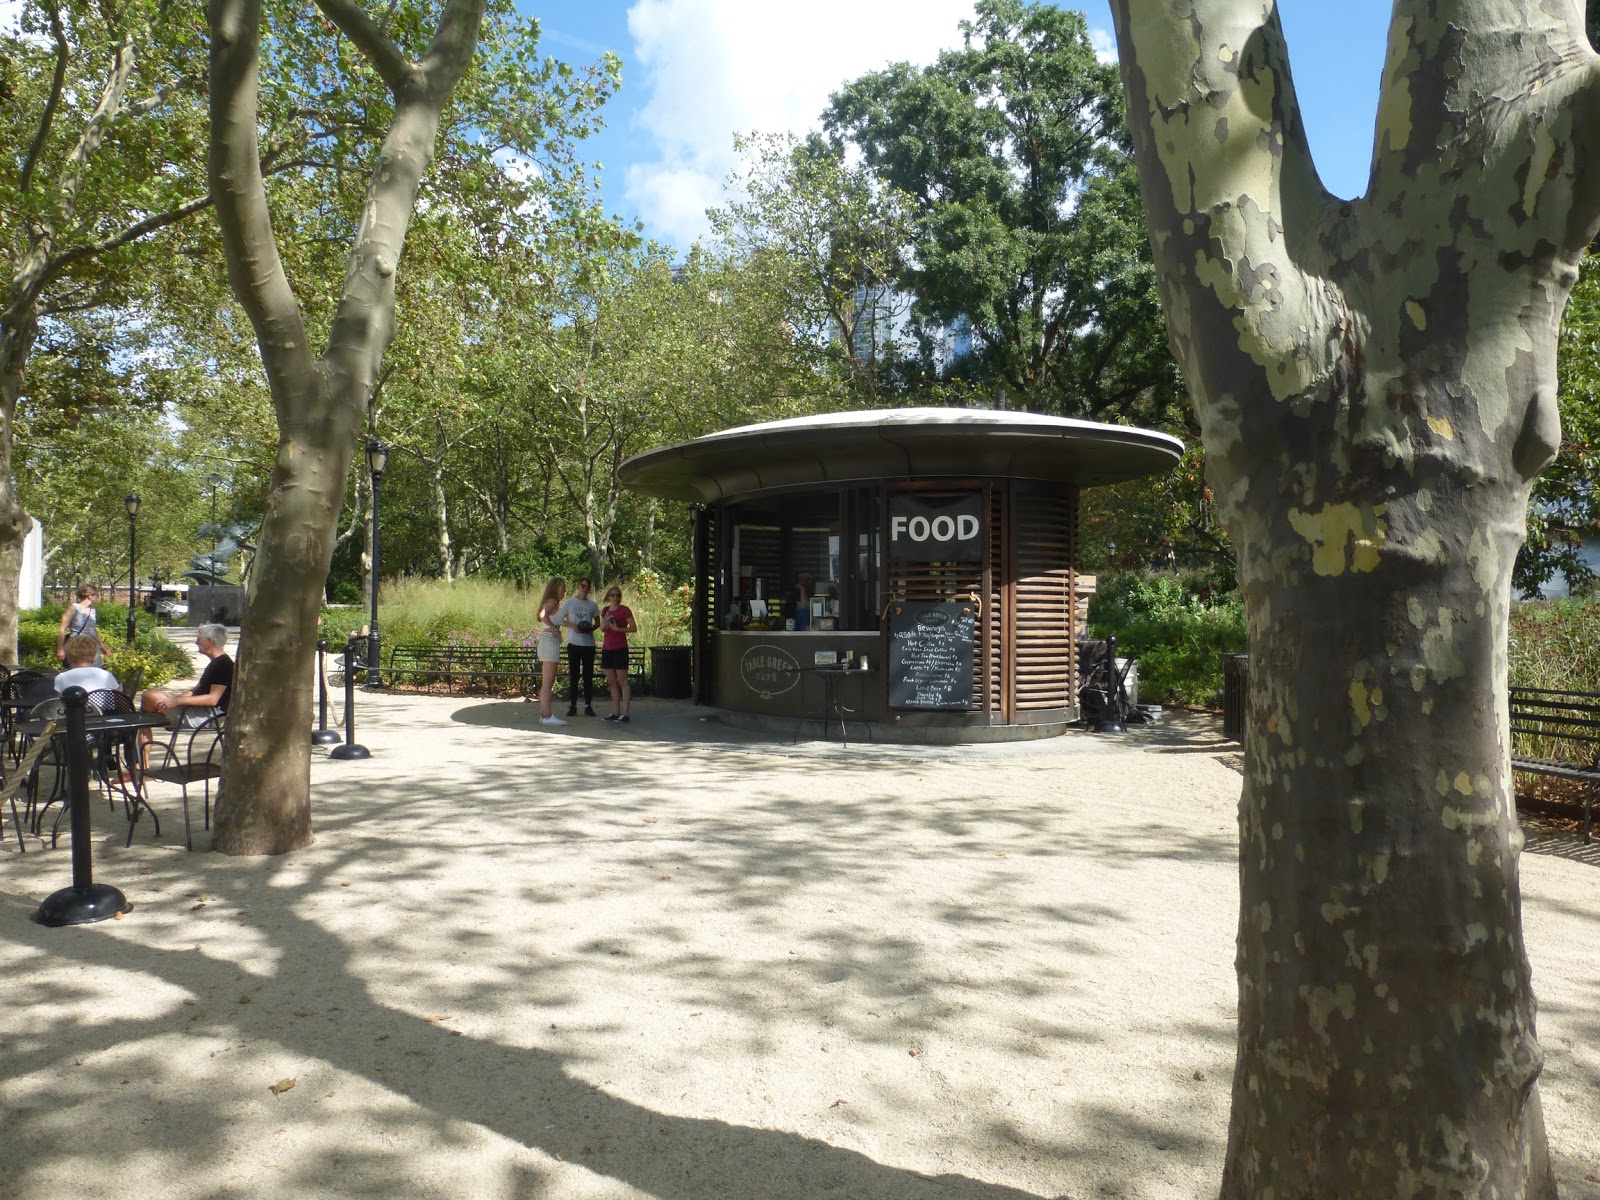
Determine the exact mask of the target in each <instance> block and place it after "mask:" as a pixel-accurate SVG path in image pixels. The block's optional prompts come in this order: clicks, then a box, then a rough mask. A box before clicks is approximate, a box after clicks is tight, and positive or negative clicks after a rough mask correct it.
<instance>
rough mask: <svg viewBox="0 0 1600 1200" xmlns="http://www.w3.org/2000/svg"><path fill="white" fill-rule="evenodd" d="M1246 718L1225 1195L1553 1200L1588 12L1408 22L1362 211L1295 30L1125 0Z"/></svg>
mask: <svg viewBox="0 0 1600 1200" xmlns="http://www.w3.org/2000/svg"><path fill="white" fill-rule="evenodd" d="M1112 8H1113V11H1114V15H1115V19H1116V23H1117V33H1118V42H1119V47H1120V56H1121V63H1122V75H1123V80H1124V83H1125V85H1126V89H1127V104H1128V110H1129V125H1130V127H1131V128H1132V130H1133V133H1134V137H1135V143H1136V148H1137V155H1138V160H1139V165H1140V172H1141V177H1142V182H1143V191H1144V199H1145V204H1146V208H1147V213H1148V218H1149V222H1150V227H1151V238H1152V245H1153V247H1154V250H1155V255H1156V263H1157V269H1158V272H1159V274H1160V278H1161V289H1162V300H1163V304H1164V306H1165V308H1166V311H1167V317H1168V323H1169V328H1170V333H1171V339H1172V345H1173V350H1174V352H1175V354H1176V355H1177V357H1178V359H1179V361H1180V362H1181V364H1182V365H1183V368H1184V373H1185V375H1186V377H1187V379H1188V381H1189V384H1190V387H1191V390H1192V393H1193V399H1194V403H1195V407H1196V411H1197V413H1198V415H1199V417H1200V421H1201V426H1202V429H1203V433H1204V439H1205V446H1206V458H1207V474H1208V478H1209V481H1210V483H1211V486H1212V488H1213V490H1214V492H1215V494H1216V496H1217V499H1218V503H1219V509H1220V513H1221V516H1222V518H1223V520H1224V522H1225V524H1226V525H1227V527H1228V530H1229V533H1230V534H1231V535H1232V537H1233V540H1234V544H1235V546H1236V547H1237V548H1238V555H1239V579H1240V583H1241V585H1242V587H1243V589H1244V593H1245V601H1246V609H1247V613H1248V620H1249V631H1250V653H1251V689H1250V699H1249V705H1250V707H1249V732H1248V734H1247V739H1246V744H1245V764H1246V769H1245V784H1244V794H1243V798H1242V800H1241V806H1240V834H1241V848H1240V925H1239V953H1238V973H1239V1044H1238V1058H1237V1064H1236V1069H1235V1075H1234V1084H1233V1116H1232V1124H1231V1130H1230V1134H1229V1144H1228V1154H1227V1163H1226V1167H1225V1172H1224V1177H1223V1183H1222V1195H1223V1196H1224V1197H1226V1198H1233V1197H1250V1198H1264V1197H1269V1196H1270V1197H1273V1198H1274V1200H1297V1198H1306V1200H1309V1198H1311V1197H1329V1196H1352V1197H1354V1196H1364V1197H1375V1196H1384V1197H1391V1196H1392V1197H1410V1196H1427V1197H1445V1196H1452V1197H1454V1196H1472V1197H1475V1198H1478V1197H1481V1198H1490V1197H1506V1198H1510V1197H1524V1196H1528V1197H1550V1196H1554V1194H1555V1183H1554V1179H1553V1176H1552V1174H1551V1170H1550V1165H1549V1161H1548V1154H1547V1148H1546V1139H1545V1131H1544V1125H1543V1119H1542V1117H1541V1115H1540V1107H1539V1091H1538V1076H1539V1072H1540V1067H1541V1064H1542V1056H1541V1052H1540V1049H1539V1045H1538V1042H1537V1040H1536V1037H1535V1031H1534V1013H1535V1004H1534V998H1533V992H1532V987H1531V983H1530V973H1529V967H1528V961H1527V956H1526V953H1525V950H1524V945H1523V938H1522V924H1521V909H1520V900H1519V892H1518V878H1517V860H1518V854H1519V851H1520V849H1521V845H1522V837H1521V834H1520V832H1519V830H1518V828H1517V823H1516V814H1515V809H1514V803H1513V794H1512V790H1511V776H1510V769H1509V735H1508V732H1507V716H1506V635H1507V613H1508V608H1509V602H1510V577H1511V567H1512V561H1513V559H1514V557H1515V555H1516V550H1517V547H1518V546H1519V545H1520V543H1521V540H1522V537H1523V531H1524V514H1525V512H1526V507H1527V499H1528V492H1529V485H1530V482H1531V480H1532V479H1533V477H1534V476H1535V475H1536V474H1537V473H1538V472H1539V471H1540V470H1541V469H1542V468H1543V467H1544V466H1545V465H1546V464H1547V463H1548V462H1549V460H1550V459H1551V458H1552V457H1553V456H1554V454H1555V451H1556V448H1557V447H1558V446H1559V444H1560V429H1559V422H1558V418H1557V416H1556V403H1555V346H1556V331H1557V324H1558V322H1559V319H1560V316H1561V312H1562V309H1563V307H1564V306H1565V303H1566V299H1567V295H1568V292H1569V290H1570V288H1571V286H1572V284H1573V282H1574V280H1575V279H1576V266H1577V262H1578V260H1579V258H1580V256H1581V255H1582V253H1583V250H1584V247H1585V246H1586V245H1587V244H1588V242H1589V241H1590V239H1591V238H1592V237H1593V236H1594V234H1595V232H1596V227H1597V225H1600V203H1597V181H1596V173H1595V171H1594V169H1593V168H1592V167H1589V166H1587V165H1586V164H1588V163H1593V162H1595V161H1596V160H1595V152H1596V149H1597V148H1596V147H1595V145H1594V141H1595V133H1594V131H1595V129H1596V116H1595V113H1594V111H1593V110H1594V109H1595V107H1596V103H1597V83H1596V60H1595V55H1594V54H1593V52H1592V51H1591V50H1590V48H1589V45H1588V42H1587V40H1586V39H1585V36H1584V30H1583V22H1582V17H1581V14H1580V12H1579V10H1578V5H1577V3H1576V0H1546V2H1545V3H1543V4H1538V5H1534V4H1524V3H1513V2H1512V0H1443V2H1440V0H1397V3H1396V4H1395V7H1394V15H1393V22H1392V28H1391V33H1390V39H1389V54H1388V62H1387V64H1386V66H1385V70H1384V78H1383V85H1382V98H1381V104H1380V108H1379V116H1378V131H1377V146H1376V149H1375V151H1374V157H1373V164H1372V174H1371V180H1370V184H1369V188H1368V192H1367V194H1366V196H1365V197H1364V198H1362V199H1360V200H1357V201H1354V202H1351V203H1344V202H1342V201H1339V200H1338V199H1337V198H1335V197H1332V196H1330V195H1329V194H1328V193H1327V192H1326V191H1325V190H1324V189H1323V187H1322V185H1321V183H1320V181H1319V180H1318V178H1317V175H1316V172H1315V169H1314V167H1313V166H1312V163H1311V159H1310V156H1309V153H1308V151H1307V147H1306V142H1305V136H1304V130H1303V128H1302V126H1301V122H1300V118H1299V114H1298V110H1297V108H1296V103H1295V97H1294V91H1293V85H1292V82H1291V80H1290V75H1289V69H1288V60H1287V55H1286V52H1285V48H1284V44H1283V38H1282V34H1281V31H1280V29H1279V26H1278V21H1277V14H1276V9H1275V7H1274V5H1273V4H1271V3H1270V2H1268V0H1113V4H1112Z"/></svg>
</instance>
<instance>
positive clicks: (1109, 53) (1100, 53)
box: [1089, 29, 1117, 63]
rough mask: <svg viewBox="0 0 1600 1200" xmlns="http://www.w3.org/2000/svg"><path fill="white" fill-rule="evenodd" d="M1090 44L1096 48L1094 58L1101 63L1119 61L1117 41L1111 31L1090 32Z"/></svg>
mask: <svg viewBox="0 0 1600 1200" xmlns="http://www.w3.org/2000/svg"><path fill="white" fill-rule="evenodd" d="M1089 44H1090V45H1091V46H1093V47H1094V56H1095V57H1096V58H1098V59H1099V60H1100V61H1101V62H1103V63H1114V62H1116V61H1117V39H1116V35H1115V34H1113V33H1112V32H1111V31H1110V30H1109V29H1091V30H1089Z"/></svg>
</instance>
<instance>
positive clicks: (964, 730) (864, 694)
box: [621, 408, 1183, 742]
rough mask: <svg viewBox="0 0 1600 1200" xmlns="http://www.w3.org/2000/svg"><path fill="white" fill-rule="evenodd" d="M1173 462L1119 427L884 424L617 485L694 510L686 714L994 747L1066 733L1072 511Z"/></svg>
mask: <svg viewBox="0 0 1600 1200" xmlns="http://www.w3.org/2000/svg"><path fill="white" fill-rule="evenodd" d="M1182 451H1183V446H1182V443H1180V442H1179V441H1178V440H1177V439H1176V438H1172V437H1169V436H1168V435H1166V434H1163V433H1157V432H1154V431H1152V430H1145V429H1134V428H1130V427H1126V426H1118V425H1098V424H1093V423H1091V422H1086V421H1075V420H1068V419H1064V418H1059V417H1041V416H1035V415H1032V414H1028V413H1013V412H988V411H983V410H974V409H927V408H923V409H894V410H886V411H874V412H855V413H839V414H834V415H829V416H819V417H805V418H800V419H796V420H790V421H776V422H770V423H767V424H762V425H750V426H745V427H742V428H739V429H730V430H727V431H725V432H723V433H718V434H712V435H711V436H709V437H703V438H697V439H695V440H694V441H691V442H684V443H680V444H678V445H674V446H666V447H663V448H661V449H657V450H652V451H649V452H647V453H645V454H641V455H638V456H636V457H634V458H632V459H629V460H628V461H627V462H626V463H624V464H623V466H622V468H621V475H622V480H623V483H624V484H625V485H626V486H627V487H629V488H631V489H633V490H635V491H639V492H643V493H645V494H647V495H653V496H659V497H662V498H667V499H677V500H687V501H690V502H691V503H692V504H693V505H694V506H695V525H694V529H695V572H696V588H695V607H694V618H693V620H694V629H693V635H694V637H693V640H694V650H693V661H694V668H693V675H694V691H695V698H696V700H697V701H698V702H699V703H701V704H706V705H710V706H713V707H716V708H718V709H720V710H722V712H723V714H724V716H725V717H726V718H727V719H728V720H729V721H730V722H732V723H734V724H742V725H751V726H758V727H759V726H769V727H774V728H782V729H785V730H792V729H794V728H795V721H796V720H797V719H798V720H801V721H811V722H815V723H816V729H817V731H819V732H820V731H821V730H822V729H824V728H825V722H826V721H827V720H828V719H829V718H830V717H831V718H832V719H834V720H837V719H838V718H839V717H840V715H841V714H840V713H839V712H827V711H825V709H826V708H828V707H830V706H831V707H832V708H835V709H844V710H849V711H848V712H846V713H844V714H842V715H844V716H847V717H848V718H849V720H850V721H851V723H852V730H853V731H854V730H855V729H857V728H859V726H857V725H856V724H855V723H856V722H863V723H865V726H866V729H865V730H864V732H868V733H870V735H871V736H872V737H873V738H875V739H877V740H880V741H941V742H951V741H991V740H1003V739H1007V738H1017V737H1040V736H1046V735H1049V734H1053V733H1059V732H1061V730H1062V729H1064V728H1065V727H1066V725H1067V724H1068V723H1070V722H1071V721H1073V720H1076V719H1077V716H1078V711H1077V674H1078V664H1077V632H1076V626H1075V618H1076V616H1077V613H1078V609H1079V601H1080V598H1081V597H1080V581H1079V580H1078V578H1077V570H1076V541H1077V521H1078V493H1079V491H1080V490H1081V489H1082V488H1085V487H1093V486H1096V485H1100V484H1107V483H1115V482H1120V481H1122V480H1126V479H1134V478H1137V477H1139V476H1142V475H1150V474H1155V473H1157V472H1159V471H1163V470H1167V469H1169V468H1170V467H1171V466H1172V465H1173V464H1174V463H1176V462H1177V460H1178V458H1179V456H1180V455H1181V454H1182ZM824 673H831V674H832V675H833V677H832V678H829V679H826V680H821V679H820V677H821V676H822V675H823V674H824ZM824 683H825V684H826V686H822V685H823V684H824Z"/></svg>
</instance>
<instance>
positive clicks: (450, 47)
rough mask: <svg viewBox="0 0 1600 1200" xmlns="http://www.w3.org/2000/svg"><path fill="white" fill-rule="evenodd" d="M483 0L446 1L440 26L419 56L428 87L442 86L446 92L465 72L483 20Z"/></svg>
mask: <svg viewBox="0 0 1600 1200" xmlns="http://www.w3.org/2000/svg"><path fill="white" fill-rule="evenodd" d="M483 9H484V0H448V2H447V3H446V4H445V8H444V12H443V13H442V14H440V16H439V29H438V32H437V33H435V34H434V35H433V41H432V43H431V44H430V45H429V46H428V51H427V53H426V54H424V55H423V56H422V64H421V65H422V71H423V74H424V75H425V76H427V79H428V86H429V88H430V89H438V88H439V87H441V86H443V88H444V94H445V95H449V93H450V91H451V90H452V89H453V88H454V87H455V85H456V82H457V81H458V80H459V79H460V78H461V76H462V75H464V74H466V70H467V67H468V65H469V64H470V63H471V62H472V56H473V54H474V53H476V52H477V49H478V28H479V26H480V25H481V24H482V23H483Z"/></svg>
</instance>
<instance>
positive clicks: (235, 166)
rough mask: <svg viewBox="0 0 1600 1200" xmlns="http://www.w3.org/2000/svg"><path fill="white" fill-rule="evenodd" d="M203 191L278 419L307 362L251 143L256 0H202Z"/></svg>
mask: <svg viewBox="0 0 1600 1200" xmlns="http://www.w3.org/2000/svg"><path fill="white" fill-rule="evenodd" d="M207 16H208V20H209V24H210V27H211V103H210V108H211V155H210V181H211V195H212V198H213V200H214V202H215V203H216V207H217V225H218V227H219V228H220V230H221V231H222V244H223V249H224V251H225V252H226V255H227V260H228V279H229V282H230V283H231V285H232V287H233V294H234V295H235V296H236V297H238V299H239V303H240V304H241V305H242V306H243V307H244V310H245V313H246V314H247V315H248V316H249V318H250V324H251V325H252V326H253V327H254V328H255V332H256V339H257V341H258V342H259V343H260V346H261V357H262V363H263V365H264V366H265V368H266V371H267V377H268V379H269V380H270V381H271V383H272V395H273V402H274V404H275V405H276V406H277V407H278V413H279V420H280V422H282V421H283V419H284V417H285V416H286V415H288V414H287V413H286V411H285V404H286V403H287V397H289V396H291V395H299V396H304V397H310V396H312V395H315V394H316V392H317V390H318V389H316V387H315V386H314V385H313V383H312V381H311V379H310V378H309V376H310V375H311V374H312V373H313V371H314V364H313V362H312V358H311V355H310V352H309V350H308V349H307V347H306V332H305V323H304V321H303V320H302V318H301V314H300V306H299V304H298V303H297V302H296V300H295V297H294V292H293V290H292V289H291V288H290V286H289V280H288V277H287V276H286V275H285V274H284V270H283V262H282V260H281V259H280V258H279V257H278V247H277V241H276V239H275V238H274V236H273V232H272V215H271V213H270V212H269V211H268V209H267V194H266V183H265V181H264V179H263V178H262V175H261V157H260V147H259V145H258V144H257V141H256V128H257V109H258V103H257V97H258V88H259V84H260V71H261V45H260V43H261V3H260V0H210V4H209V6H208V11H207Z"/></svg>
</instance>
